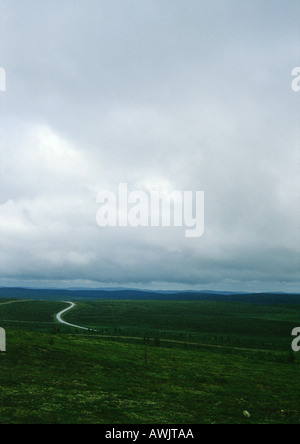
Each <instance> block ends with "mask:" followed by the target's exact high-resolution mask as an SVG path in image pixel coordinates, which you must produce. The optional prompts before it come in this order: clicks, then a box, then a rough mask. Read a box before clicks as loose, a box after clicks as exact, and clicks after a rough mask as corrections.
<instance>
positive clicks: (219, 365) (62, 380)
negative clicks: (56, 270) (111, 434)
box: [0, 300, 300, 424]
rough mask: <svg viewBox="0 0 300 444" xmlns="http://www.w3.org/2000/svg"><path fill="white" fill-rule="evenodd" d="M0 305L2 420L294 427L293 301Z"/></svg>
mask: <svg viewBox="0 0 300 444" xmlns="http://www.w3.org/2000/svg"><path fill="white" fill-rule="evenodd" d="M1 302H9V301H7V300H6V301H5V300H0V326H1V327H4V328H5V329H6V331H7V352H6V353H1V354H0V423H1V424H8V423H26V424H27V423H44V424H45V423H73V424H74V423H85V424H88V423H100V424H101V423H102V424H140V423H143V424H212V423H218V424H220V423H226V424H231V423H234V424H238V423H267V424H272V423H275V424H281V423H283V424H286V423H292V424H299V423H300V402H299V394H300V393H299V388H298V387H299V384H298V383H299V378H300V357H299V356H298V354H296V353H294V354H293V353H292V352H291V331H292V329H293V328H294V327H296V326H298V325H299V323H300V305H293V304H288V305H278V306H273V305H271V306H265V305H253V304H240V303H230V302H228V303H227V302H211V301H197V302H180V301H177V302H170V301H93V302H89V301H86V302H82V301H80V302H78V303H77V305H76V307H75V308H74V309H73V310H71V311H70V312H68V313H67V314H66V315H65V320H66V321H68V322H71V323H74V324H77V325H83V326H87V327H91V328H94V329H97V330H98V332H93V333H92V332H91V333H86V332H82V331H81V332H80V331H77V330H76V329H72V328H70V327H67V326H63V325H61V324H58V323H57V321H56V318H55V315H56V314H57V313H58V312H59V311H60V310H62V309H63V308H66V304H64V303H61V302H52V301H31V302H23V303H14V304H5V305H1ZM244 410H247V411H249V412H250V414H251V417H250V418H245V417H244V416H243V411H244Z"/></svg>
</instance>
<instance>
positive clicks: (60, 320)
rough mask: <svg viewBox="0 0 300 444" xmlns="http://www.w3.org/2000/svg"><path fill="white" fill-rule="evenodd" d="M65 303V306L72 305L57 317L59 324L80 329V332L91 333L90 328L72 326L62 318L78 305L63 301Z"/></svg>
mask: <svg viewBox="0 0 300 444" xmlns="http://www.w3.org/2000/svg"><path fill="white" fill-rule="evenodd" d="M63 302H64V304H70V306H69V307H67V308H65V309H64V310H62V311H61V312H59V313H58V314H57V315H56V319H57V320H58V322H60V323H61V324H65V325H68V326H69V327H74V328H79V329H80V330H86V331H89V330H90V329H89V328H86V327H81V326H79V325H74V324H70V323H69V322H66V321H64V320H63V319H62V318H61V317H62V315H63V314H65V313H67V311H69V310H72V308H74V307H75V305H76V304H74V302H65V301H63Z"/></svg>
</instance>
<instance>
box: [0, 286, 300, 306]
mask: <svg viewBox="0 0 300 444" xmlns="http://www.w3.org/2000/svg"><path fill="white" fill-rule="evenodd" d="M0 298H6V299H33V300H53V301H65V300H72V301H74V300H84V299H85V300H103V301H104V300H133V301H143V300H147V301H149V300H160V301H162V300H166V301H202V300H211V301H223V302H224V301H227V302H243V303H251V304H262V305H268V304H272V305H274V304H300V294H285V293H230V292H214V291H210V292H206V291H199V292H195V291H186V292H159V291H146V290H143V291H141V290H134V289H132V290H131V289H130V290H128V289H126V290H125V289H124V290H113V289H109V290H108V289H105V290H95V289H93V290H88V289H68V290H59V289H43V290H39V289H30V288H0Z"/></svg>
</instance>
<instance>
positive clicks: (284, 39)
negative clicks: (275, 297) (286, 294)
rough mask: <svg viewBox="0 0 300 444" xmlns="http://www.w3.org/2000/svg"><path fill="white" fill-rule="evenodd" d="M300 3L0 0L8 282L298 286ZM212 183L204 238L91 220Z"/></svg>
mask: <svg viewBox="0 0 300 444" xmlns="http://www.w3.org/2000/svg"><path fill="white" fill-rule="evenodd" d="M299 17H300V2H299V0H248V1H246V0H243V1H241V0H39V1H37V0H26V1H25V2H24V1H23V0H22V1H21V0H0V66H1V67H3V68H5V70H6V74H7V91H6V92H5V93H4V92H1V93H0V119H1V120H0V147H1V152H0V171H1V176H0V285H28V286H40V287H45V286H63V287H68V286H72V287H74V286H75V287H76V286H93V287H101V286H105V287H107V286H130V287H138V288H161V289H188V288H191V289H218V290H220V289H222V290H236V291H238V290H247V291H248V290H251V291H266V290H267V291H271V290H278V291H297V292H298V291H300V285H299V284H300V256H299V249H300V217H299V205H300V180H299V172H300V159H299V157H300V146H299V145H300V130H299V119H300V93H296V92H294V91H293V90H292V88H291V83H292V76H291V72H292V69H293V68H294V67H296V66H300V52H299V47H300V46H299V44H300V28H299ZM123 182H125V183H128V187H129V188H130V189H131V190H146V191H149V192H150V191H151V190H153V189H155V190H169V191H172V190H181V191H184V190H192V191H197V190H198V191H200V190H201V191H204V192H205V233H204V235H203V236H202V237H200V238H196V239H188V238H185V237H184V235H183V233H182V230H181V229H178V228H161V229H160V228H122V229H121V228H100V227H98V226H97V224H96V213H97V210H98V209H99V204H97V203H96V197H97V194H98V192H99V191H101V190H112V191H114V190H117V188H118V185H119V183H123Z"/></svg>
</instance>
